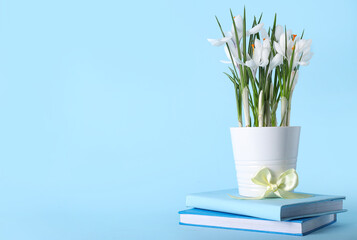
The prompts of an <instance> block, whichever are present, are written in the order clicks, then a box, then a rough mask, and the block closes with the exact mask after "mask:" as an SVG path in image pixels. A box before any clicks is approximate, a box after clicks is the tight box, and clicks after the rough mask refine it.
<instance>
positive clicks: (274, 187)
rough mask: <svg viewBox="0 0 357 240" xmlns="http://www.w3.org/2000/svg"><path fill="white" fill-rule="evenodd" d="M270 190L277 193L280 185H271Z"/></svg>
mask: <svg viewBox="0 0 357 240" xmlns="http://www.w3.org/2000/svg"><path fill="white" fill-rule="evenodd" d="M268 189H269V190H271V191H272V192H275V191H276V190H278V185H276V184H269V186H268Z"/></svg>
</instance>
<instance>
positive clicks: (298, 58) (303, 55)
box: [293, 39, 313, 68]
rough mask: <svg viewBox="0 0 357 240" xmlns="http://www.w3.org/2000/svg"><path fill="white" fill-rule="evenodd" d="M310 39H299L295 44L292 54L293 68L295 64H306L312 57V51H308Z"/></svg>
mask: <svg viewBox="0 0 357 240" xmlns="http://www.w3.org/2000/svg"><path fill="white" fill-rule="evenodd" d="M311 43H312V40H311V39H308V40H305V39H299V40H298V41H297V42H296V44H295V56H294V65H293V68H295V67H296V66H297V65H302V66H307V65H309V61H310V59H311V58H312V55H313V53H312V52H311V51H310V49H311Z"/></svg>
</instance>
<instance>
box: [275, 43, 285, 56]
mask: <svg viewBox="0 0 357 240" xmlns="http://www.w3.org/2000/svg"><path fill="white" fill-rule="evenodd" d="M273 45H274V49H275V51H277V52H278V53H279V54H281V55H284V52H283V49H281V47H280V44H279V43H277V42H274V43H273Z"/></svg>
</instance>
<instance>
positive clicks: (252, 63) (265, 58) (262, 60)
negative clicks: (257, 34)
mask: <svg viewBox="0 0 357 240" xmlns="http://www.w3.org/2000/svg"><path fill="white" fill-rule="evenodd" d="M252 46H253V56H252V58H251V60H248V61H247V62H246V63H245V65H247V66H248V67H250V69H252V72H253V74H255V72H256V70H257V68H258V67H265V66H266V65H268V63H269V54H270V39H269V38H267V39H265V40H264V41H263V44H262V43H261V42H260V40H259V39H255V41H254V44H253V45H252Z"/></svg>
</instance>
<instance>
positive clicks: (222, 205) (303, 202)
mask: <svg viewBox="0 0 357 240" xmlns="http://www.w3.org/2000/svg"><path fill="white" fill-rule="evenodd" d="M229 194H230V195H234V196H238V191H237V189H227V190H220V191H213V192H203V193H194V194H189V195H188V196H187V197H186V206H187V207H193V208H200V209H206V210H213V211H219V212H226V213H233V214H240V215H246V216H252V217H258V218H264V219H271V220H277V221H283V220H290V219H296V218H302V217H311V216H318V215H322V214H328V213H331V214H332V213H339V212H343V211H346V210H344V209H343V199H345V197H343V196H328V195H317V194H313V196H312V197H309V198H302V199H282V198H266V199H262V200H237V199H233V198H231V197H230V196H229Z"/></svg>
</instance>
